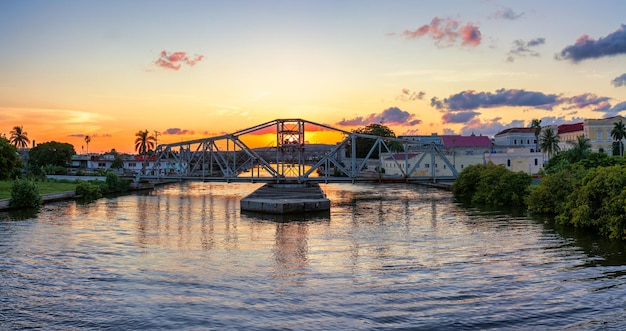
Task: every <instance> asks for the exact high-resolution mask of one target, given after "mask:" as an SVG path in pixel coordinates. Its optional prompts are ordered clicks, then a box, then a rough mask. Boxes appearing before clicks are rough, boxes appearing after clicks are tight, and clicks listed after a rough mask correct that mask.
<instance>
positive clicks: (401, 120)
mask: <svg viewBox="0 0 626 331" xmlns="http://www.w3.org/2000/svg"><path fill="white" fill-rule="evenodd" d="M375 123H376V124H377V123H382V124H395V125H417V124H420V123H422V121H421V120H419V119H416V118H415V114H411V113H409V112H406V111H404V110H402V109H400V108H398V107H391V108H387V109H385V110H383V112H382V113H379V114H374V113H372V114H370V115H369V116H367V117H360V116H359V117H355V118H353V119H348V120H346V119H343V120H342V121H340V122H337V125H341V126H365V125H369V124H375Z"/></svg>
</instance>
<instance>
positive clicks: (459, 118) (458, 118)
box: [441, 111, 480, 124]
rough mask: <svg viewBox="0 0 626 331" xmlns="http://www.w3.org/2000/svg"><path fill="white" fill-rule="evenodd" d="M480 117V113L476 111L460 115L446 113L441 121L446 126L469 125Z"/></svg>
mask: <svg viewBox="0 0 626 331" xmlns="http://www.w3.org/2000/svg"><path fill="white" fill-rule="evenodd" d="M478 115H480V113H478V112H475V111H464V112H458V113H445V114H443V116H441V121H442V122H443V123H444V124H448V123H467V122H469V121H471V120H472V119H474V118H475V117H476V116H478Z"/></svg>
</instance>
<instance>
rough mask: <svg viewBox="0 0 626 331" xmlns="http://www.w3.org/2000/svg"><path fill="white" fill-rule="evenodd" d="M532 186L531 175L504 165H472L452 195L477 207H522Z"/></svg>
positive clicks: (453, 187) (456, 185)
mask: <svg viewBox="0 0 626 331" xmlns="http://www.w3.org/2000/svg"><path fill="white" fill-rule="evenodd" d="M530 182H531V177H530V175H528V174H526V173H524V172H513V171H510V170H508V169H506V168H505V167H504V166H503V165H494V164H493V163H490V164H488V165H472V166H468V167H466V168H465V169H463V171H461V173H460V174H459V177H458V178H457V179H456V180H455V181H454V184H453V185H452V193H453V194H454V195H455V197H457V198H459V199H464V200H469V201H471V202H472V203H477V204H489V205H497V206H503V205H509V206H523V205H524V199H525V197H526V195H527V194H528V187H529V185H530Z"/></svg>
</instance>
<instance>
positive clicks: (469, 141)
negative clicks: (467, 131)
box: [442, 136, 491, 147]
mask: <svg viewBox="0 0 626 331" xmlns="http://www.w3.org/2000/svg"><path fill="white" fill-rule="evenodd" d="M442 138H443V145H444V146H449V147H490V146H491V139H489V137H487V136H443V137H442Z"/></svg>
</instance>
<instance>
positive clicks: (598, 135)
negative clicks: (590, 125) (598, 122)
mask: <svg viewBox="0 0 626 331" xmlns="http://www.w3.org/2000/svg"><path fill="white" fill-rule="evenodd" d="M596 140H598V141H602V131H600V130H598V134H597V138H596Z"/></svg>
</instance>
